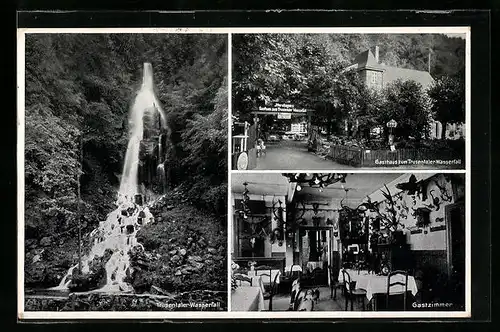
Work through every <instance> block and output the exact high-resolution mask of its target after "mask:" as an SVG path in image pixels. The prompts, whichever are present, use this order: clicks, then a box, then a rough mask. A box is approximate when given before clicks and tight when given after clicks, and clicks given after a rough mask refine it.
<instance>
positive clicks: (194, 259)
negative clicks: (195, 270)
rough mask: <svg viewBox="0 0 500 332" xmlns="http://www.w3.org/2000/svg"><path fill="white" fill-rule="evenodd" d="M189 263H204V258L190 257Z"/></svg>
mask: <svg viewBox="0 0 500 332" xmlns="http://www.w3.org/2000/svg"><path fill="white" fill-rule="evenodd" d="M188 261H190V262H192V261H194V262H203V258H202V257H201V256H189V257H188Z"/></svg>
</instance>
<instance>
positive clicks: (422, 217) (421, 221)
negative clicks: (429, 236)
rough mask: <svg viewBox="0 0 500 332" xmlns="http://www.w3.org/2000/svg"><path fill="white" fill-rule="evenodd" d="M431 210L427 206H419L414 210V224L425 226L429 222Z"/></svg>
mask: <svg viewBox="0 0 500 332" xmlns="http://www.w3.org/2000/svg"><path fill="white" fill-rule="evenodd" d="M430 212H431V210H430V209H428V208H427V207H419V208H417V209H415V210H414V213H413V216H414V217H415V218H416V219H417V222H416V224H415V226H417V227H421V228H425V227H428V226H429V225H430V223H431V219H430Z"/></svg>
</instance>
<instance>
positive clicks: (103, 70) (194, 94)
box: [25, 34, 228, 287]
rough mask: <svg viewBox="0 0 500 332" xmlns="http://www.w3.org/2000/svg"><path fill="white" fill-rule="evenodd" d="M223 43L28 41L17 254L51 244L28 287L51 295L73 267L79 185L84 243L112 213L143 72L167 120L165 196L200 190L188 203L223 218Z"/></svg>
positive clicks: (151, 37) (152, 37)
mask: <svg viewBox="0 0 500 332" xmlns="http://www.w3.org/2000/svg"><path fill="white" fill-rule="evenodd" d="M226 40H227V37H226V36H225V35H216V34H200V35H195V34H30V35H28V36H27V38H26V50H25V52H26V66H25V69H26V84H25V85H26V100H25V133H26V137H25V206H26V210H25V225H26V233H25V235H26V243H32V244H33V245H30V246H29V248H28V247H27V248H26V251H27V252H26V254H27V256H29V257H32V256H33V257H38V256H36V254H35V252H37V251H38V250H41V249H40V248H42V247H44V246H43V244H42V242H44V241H45V242H47V241H49V242H50V243H51V244H50V247H46V246H45V248H44V250H45V251H44V253H43V255H41V256H43V259H42V260H39V261H37V262H36V263H33V264H32V263H31V262H28V261H27V264H26V278H27V283H28V284H29V285H31V286H37V285H38V286H44V287H46V286H55V285H57V283H58V282H59V281H60V279H61V278H62V277H63V276H64V274H65V271H66V270H67V268H68V267H69V266H70V265H72V264H74V263H75V262H76V257H75V253H76V252H77V244H76V243H75V241H74V240H75V239H76V237H77V236H76V235H77V229H78V227H77V225H78V223H77V221H78V218H77V208H78V202H77V197H78V188H79V184H80V189H81V190H80V194H81V200H82V201H81V202H80V206H81V207H82V209H81V212H82V214H83V215H82V216H81V221H82V223H81V226H82V233H83V236H84V240H85V235H86V234H88V233H89V232H90V231H91V230H92V229H94V228H95V227H96V226H97V225H98V223H99V221H100V220H103V219H105V217H106V214H107V213H109V212H110V211H111V210H112V209H113V203H114V201H115V198H116V190H117V187H118V185H119V181H120V174H121V173H122V167H123V159H124V155H125V152H126V148H127V142H128V113H129V108H130V107H131V104H132V102H133V100H134V97H135V92H136V91H138V89H139V87H140V85H141V82H142V68H143V63H145V62H150V63H151V64H152V66H153V68H154V83H155V89H156V94H157V96H158V98H159V100H160V102H161V104H162V106H163V109H164V111H165V112H166V113H167V117H168V125H169V127H170V128H169V129H170V131H169V134H170V137H169V138H170V140H169V141H170V142H171V144H170V146H169V149H170V151H169V152H168V153H169V163H170V164H169V165H168V166H169V171H171V172H172V176H171V178H170V180H171V183H170V185H171V187H173V186H177V185H183V186H186V187H188V188H193V187H194V186H193V183H196V182H199V183H200V184H202V185H200V186H198V187H196V192H194V191H192V192H191V194H190V195H188V196H189V199H190V201H191V202H194V203H199V204H197V205H198V207H199V208H204V209H205V212H206V211H207V210H209V212H211V213H213V212H216V213H219V214H220V215H225V214H226V209H225V202H223V201H222V199H223V198H224V199H225V198H226V196H227V184H226V182H227V177H226V169H227V167H226V159H227V150H226V146H227V140H226V137H227V109H228V105H227V84H228V82H227V73H226V71H227V55H226V53H227V43H226ZM221 202H222V203H221ZM187 203H188V202H184V204H186V205H187ZM191 208H193V207H191ZM47 239H49V240H47ZM84 249H85V248H84Z"/></svg>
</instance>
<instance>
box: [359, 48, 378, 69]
mask: <svg viewBox="0 0 500 332" xmlns="http://www.w3.org/2000/svg"><path fill="white" fill-rule="evenodd" d="M354 63H355V64H357V65H358V69H363V68H365V67H378V66H379V64H378V63H377V60H376V59H375V56H374V55H373V53H372V51H370V50H366V51H364V52H363V53H360V54H358V56H357V57H356V58H355V59H354Z"/></svg>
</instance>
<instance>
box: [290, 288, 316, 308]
mask: <svg viewBox="0 0 500 332" xmlns="http://www.w3.org/2000/svg"><path fill="white" fill-rule="evenodd" d="M293 310H294V311H313V310H314V291H313V290H312V289H300V290H299V292H298V294H297V296H296V298H295V301H294V305H293Z"/></svg>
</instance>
